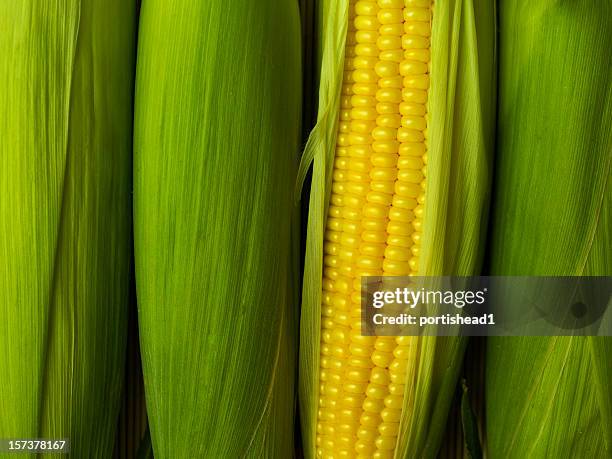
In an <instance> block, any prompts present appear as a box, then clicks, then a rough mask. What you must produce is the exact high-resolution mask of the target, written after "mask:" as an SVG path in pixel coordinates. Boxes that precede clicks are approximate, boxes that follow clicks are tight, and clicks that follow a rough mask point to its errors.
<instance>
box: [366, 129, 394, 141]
mask: <svg viewBox="0 0 612 459" xmlns="http://www.w3.org/2000/svg"><path fill="white" fill-rule="evenodd" d="M372 137H373V138H374V140H395V139H396V137H397V128H390V127H385V126H376V127H375V128H374V130H373V131H372Z"/></svg>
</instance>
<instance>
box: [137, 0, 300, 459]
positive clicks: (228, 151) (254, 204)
mask: <svg viewBox="0 0 612 459" xmlns="http://www.w3.org/2000/svg"><path fill="white" fill-rule="evenodd" d="M299 34H300V26H299V15H298V4H297V2H294V1H289V0H283V1H272V0H264V1H258V2H253V1H247V0H236V1H231V2H226V1H222V0H210V1H204V2H192V1H187V0H170V1H168V0H150V1H146V2H144V3H143V6H142V10H141V18H140V34H139V45H138V67H137V84H136V115H135V190H134V193H135V222H134V224H135V253H136V269H137V279H136V281H137V292H138V304H139V320H140V332H141V350H142V356H143V370H144V378H145V390H146V399H147V409H148V415H149V421H150V427H151V437H152V442H153V450H154V453H155V457H156V458H162V459H163V458H193V457H210V458H234V457H236V458H237V457H245V456H248V457H278V458H287V457H291V455H292V454H293V453H292V451H293V447H294V444H293V431H294V428H293V424H294V421H293V419H294V412H295V410H294V405H295V391H294V385H295V372H296V363H297V357H296V355H295V352H296V351H297V348H296V346H297V339H296V338H297V331H296V330H295V327H296V322H295V319H296V317H295V315H296V311H295V308H297V301H296V294H297V288H296V281H297V271H298V269H299V268H298V258H297V256H296V255H297V254H296V252H295V249H296V248H297V245H296V243H297V242H298V238H297V234H296V229H297V225H296V223H297V221H296V219H295V216H296V212H297V210H298V208H297V207H296V206H294V187H295V180H296V171H297V161H298V150H299V138H300V111H301V57H300V36H299Z"/></svg>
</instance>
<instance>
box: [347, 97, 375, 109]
mask: <svg viewBox="0 0 612 459" xmlns="http://www.w3.org/2000/svg"><path fill="white" fill-rule="evenodd" d="M350 100H351V107H371V106H372V105H376V97H372V96H360V95H355V96H352V97H351V99H350Z"/></svg>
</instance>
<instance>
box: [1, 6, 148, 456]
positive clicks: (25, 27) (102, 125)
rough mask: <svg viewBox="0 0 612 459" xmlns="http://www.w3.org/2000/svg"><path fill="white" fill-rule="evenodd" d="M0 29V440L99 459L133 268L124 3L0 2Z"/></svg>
mask: <svg viewBox="0 0 612 459" xmlns="http://www.w3.org/2000/svg"><path fill="white" fill-rule="evenodd" d="M0 30H1V33H0V56H2V57H1V58H0V107H1V109H0V139H1V141H0V372H1V375H0V438H3V439H7V438H41V437H42V438H70V440H71V443H72V446H71V456H72V457H79V458H82V457H88V458H108V457H110V455H111V453H112V448H113V443H114V434H115V428H116V424H117V414H118V409H119V398H120V395H121V384H122V381H123V371H124V354H125V338H126V332H127V329H126V325H127V308H128V290H129V282H130V270H131V268H130V260H131V246H132V244H131V199H130V188H131V170H132V165H131V147H132V128H131V126H132V105H133V104H132V94H133V84H134V82H133V81H134V65H135V38H136V4H135V2H134V1H125V0H104V1H103V0H89V1H78V0H62V1H59V0H47V1H44V2H41V1H34V0H23V1H15V2H14V1H3V2H1V3H0ZM109 30H112V31H113V32H112V34H109ZM10 456H11V457H12V456H13V455H12V454H11V455H10Z"/></svg>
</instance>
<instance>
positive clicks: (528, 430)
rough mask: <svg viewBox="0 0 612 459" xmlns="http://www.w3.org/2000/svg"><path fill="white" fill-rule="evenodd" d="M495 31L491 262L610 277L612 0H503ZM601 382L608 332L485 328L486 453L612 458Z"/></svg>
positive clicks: (611, 360) (609, 407)
mask: <svg viewBox="0 0 612 459" xmlns="http://www.w3.org/2000/svg"><path fill="white" fill-rule="evenodd" d="M500 30H501V36H500V62H501V67H500V75H501V78H500V89H499V104H500V108H499V119H498V135H499V137H498V164H497V176H496V183H497V190H496V196H495V201H494V212H495V215H494V225H493V236H492V237H493V240H492V254H491V260H490V263H491V271H492V273H493V274H496V275H535V276H543V275H551V276H554V275H571V276H583V275H584V276H587V275H607V276H609V275H611V274H612V236H611V233H610V228H611V227H612V220H611V217H612V215H611V213H612V191H611V188H610V181H611V172H612V171H611V161H612V86H611V85H610V81H611V76H612V73H611V72H612V70H611V69H612V57H611V54H610V49H611V48H612V3H610V2H609V1H605V2H602V1H596V0H590V1H582V2H563V1H557V0H554V1H553V0H539V1H526V0H521V1H515V2H502V3H501V8H500ZM508 307H512V306H511V305H508ZM611 380H612V341H611V340H610V338H602V337H599V338H598V337H515V338H491V339H490V340H489V347H488V361H487V428H488V446H489V448H488V449H489V453H490V457H504V458H505V457H508V458H514V457H516V458H524V457H533V458H540V457H555V458H574V457H597V458H604V457H612V440H611V439H612V385H610V381H611Z"/></svg>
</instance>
